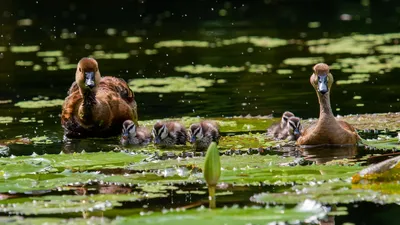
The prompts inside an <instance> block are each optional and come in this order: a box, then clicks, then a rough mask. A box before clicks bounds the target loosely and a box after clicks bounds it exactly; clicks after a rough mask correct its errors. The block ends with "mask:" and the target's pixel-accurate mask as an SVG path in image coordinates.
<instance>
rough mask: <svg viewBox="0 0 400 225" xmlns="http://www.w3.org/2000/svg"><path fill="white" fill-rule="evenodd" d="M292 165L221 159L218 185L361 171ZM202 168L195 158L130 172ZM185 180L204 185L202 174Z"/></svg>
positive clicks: (281, 160)
mask: <svg viewBox="0 0 400 225" xmlns="http://www.w3.org/2000/svg"><path fill="white" fill-rule="evenodd" d="M291 161H293V158H291V157H286V158H285V157H280V156H268V155H266V156H259V155H235V156H221V165H222V174H221V178H220V182H221V183H232V184H236V185H260V184H261V183H264V184H275V185H284V184H292V183H309V182H316V181H327V180H330V179H348V178H350V177H351V176H352V175H353V174H354V173H356V172H358V171H359V170H360V169H361V168H362V167H359V166H338V165H329V166H324V165H312V166H287V165H288V162H291ZM203 164H204V157H196V158H183V159H182V158H179V159H171V160H164V161H153V162H149V163H145V164H134V165H131V166H130V167H129V168H130V169H133V170H146V171H157V170H158V171H165V170H168V171H169V170H172V171H169V172H168V173H170V174H179V172H178V171H177V170H179V169H180V168H182V167H184V168H188V169H189V170H190V169H194V168H200V169H201V170H202V167H203ZM171 168H172V169H171ZM174 171H175V172H174ZM184 177H188V179H189V180H192V181H194V180H200V181H202V182H204V181H203V178H202V176H201V174H199V175H197V174H196V173H194V174H193V173H186V175H185V176H184ZM182 178H183V177H182ZM175 179H176V178H175ZM154 181H155V180H154Z"/></svg>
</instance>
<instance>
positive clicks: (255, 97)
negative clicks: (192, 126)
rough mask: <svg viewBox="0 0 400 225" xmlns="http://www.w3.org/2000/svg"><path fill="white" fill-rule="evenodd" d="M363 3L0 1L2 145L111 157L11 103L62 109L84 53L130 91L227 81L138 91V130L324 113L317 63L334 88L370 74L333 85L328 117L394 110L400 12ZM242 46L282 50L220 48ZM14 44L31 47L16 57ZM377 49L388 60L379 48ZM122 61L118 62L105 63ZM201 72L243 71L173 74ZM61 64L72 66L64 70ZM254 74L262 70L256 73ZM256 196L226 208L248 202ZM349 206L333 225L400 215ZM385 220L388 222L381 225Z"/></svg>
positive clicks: (20, 150) (55, 120) (16, 150)
mask: <svg viewBox="0 0 400 225" xmlns="http://www.w3.org/2000/svg"><path fill="white" fill-rule="evenodd" d="M361 2H362V4H361V3H360V1H329V2H325V1H312V0H308V1H252V2H251V4H250V3H247V2H246V3H245V2H239V1H232V2H223V1H195V2H191V3H189V2H185V1H172V2H168V3H167V2H162V1H158V2H156V1H144V3H140V1H128V0H126V1H119V2H116V3H115V4H113V5H112V6H107V5H106V4H104V5H96V4H95V3H94V2H90V1H89V2H88V1H85V2H78V1H77V2H72V1H62V2H61V3H53V2H50V1H30V2H26V1H2V2H1V3H0V25H1V27H0V93H1V95H0V102H2V103H1V104H0V117H1V118H3V119H4V118H5V117H12V121H11V122H7V123H5V122H4V123H0V140H7V139H14V138H15V137H16V136H22V137H29V138H31V137H35V136H42V135H46V136H48V137H50V138H51V139H52V140H54V142H55V143H54V144H52V145H50V146H45V147H41V146H36V147H32V146H24V145H11V146H10V149H11V152H12V153H13V154H15V155H25V154H31V152H37V153H45V152H47V153H58V152H60V151H71V152H73V151H75V150H76V149H85V150H86V151H99V150H112V148H113V145H115V144H116V141H115V140H96V141H95V144H93V143H92V142H91V141H90V142H88V143H86V144H85V142H83V143H78V144H77V145H72V147H71V145H70V146H66V145H65V144H64V143H62V130H61V127H60V124H59V121H60V117H59V115H60V112H61V108H60V107H48V108H33V109H25V108H20V107H18V106H15V105H14V104H16V103H18V102H20V101H26V100H31V99H32V98H34V97H37V96H46V97H48V98H49V99H64V98H65V97H66V93H67V90H68V88H69V87H70V85H71V83H72V82H73V80H74V77H75V75H74V74H75V69H74V68H73V64H76V63H77V62H78V60H79V59H80V58H81V57H84V56H89V55H93V56H94V57H96V56H98V57H97V58H98V62H99V65H100V71H101V74H102V75H103V76H105V75H110V76H117V77H121V78H124V79H125V80H127V81H129V80H132V79H138V78H159V79H163V78H166V77H176V76H177V77H188V78H194V77H201V78H204V79H210V80H215V81H216V80H222V79H223V80H225V82H221V83H214V84H213V85H212V86H210V87H206V88H205V92H169V93H157V92H156V93H146V92H136V98H137V102H138V108H139V118H140V119H141V120H144V119H155V118H166V117H182V116H202V117H221V116H234V115H247V114H251V115H269V114H273V115H274V116H280V114H281V113H282V112H284V111H286V110H289V111H292V112H294V113H295V114H296V115H297V116H299V117H301V118H310V117H317V116H318V110H319V107H318V102H317V99H316V96H315V92H314V90H313V88H312V87H311V86H310V84H309V76H310V75H311V73H312V66H313V64H315V63H316V62H318V61H324V62H325V63H328V64H330V65H336V66H335V67H334V68H333V69H332V73H333V75H334V78H335V80H336V81H339V80H349V76H351V75H353V74H362V75H367V76H368V78H367V80H364V81H362V82H360V83H352V84H338V83H335V84H334V85H333V87H332V91H331V96H332V97H331V102H332V108H333V111H334V113H335V114H340V115H347V114H362V113H375V112H396V111H400V76H398V73H399V72H400V59H399V57H400V55H399V54H400V50H398V49H399V47H398V43H399V40H400V34H397V35H392V36H389V35H387V34H390V33H396V32H398V28H399V22H400V19H399V16H400V14H399V11H400V6H399V3H396V2H395V1H371V2H370V1H361ZM49 4H51V5H49ZM49 6H51V7H50V8H48V7H49ZM225 13H226V15H225ZM344 14H349V15H350V16H351V17H352V18H351V20H349V21H345V20H343V18H347V17H346V15H344ZM341 18H342V20H341ZM356 33H358V34H359V35H360V36H359V37H358V38H354V37H353V36H352V35H354V34H356ZM368 34H375V35H376V36H372V37H371V36H368ZM243 36H245V37H250V36H256V37H260V38H265V37H270V38H278V39H280V40H281V41H282V40H283V41H285V44H282V45H281V46H274V45H273V44H271V43H272V42H273V41H272V40H270V39H264V40H263V41H262V42H261V43H259V42H251V41H246V42H245V43H243V42H242V43H233V44H229V45H227V44H226V45H225V44H222V45H221V46H219V43H224V41H225V43H227V42H229V40H231V39H237V38H239V37H243ZM127 37H139V38H141V41H140V42H137V43H128V42H129V41H127V39H126V38H127ZM322 38H325V39H329V40H328V42H329V43H328V44H327V45H326V46H325V47H324V45H323V44H320V45H319V46H320V47H321V46H322V48H320V50H319V51H317V50H315V49H313V45H312V44H310V42H308V41H310V40H320V39H322ZM343 38H344V40H343ZM171 40H182V41H203V42H204V43H206V45H207V47H193V46H188V47H174V48H169V47H161V48H157V43H159V42H162V41H171ZM374 40H379V41H374ZM338 43H339V44H338ZM349 43H350V44H349ZM334 44H336V45H334ZM328 45H329V47H327V46H328ZM13 46H36V47H33V50H32V48H31V50H25V51H26V52H18V49H17V50H16V49H15V48H13ZM381 46H387V47H388V48H389V50H382V48H380V47H381ZM321 49H322V50H321ZM390 49H391V50H390ZM396 49H397V50H396ZM99 51H103V53H99ZM119 53H120V54H119ZM149 53H154V54H149ZM46 54H48V55H47V56H46ZM96 54H97V55H96ZM113 54H114V55H113ZM115 54H116V55H115ZM118 54H119V57H121V58H120V59H115V58H114V59H112V57H118ZM108 57H111V59H108ZM309 57H320V59H317V60H316V61H315V62H314V61H312V62H309V61H307V60H306V62H305V63H304V64H301V63H299V62H298V60H297V61H296V62H295V63H288V61H285V60H286V59H288V58H309ZM343 59H347V62H345V63H344V62H343V61H341V60H343ZM206 64H209V65H211V66H212V67H216V68H217V69H218V68H223V67H225V66H235V67H239V68H242V69H241V71H238V72H204V73H200V74H193V73H190V72H179V71H177V69H176V67H183V66H188V65H206ZM66 65H72V66H70V68H69V69H67V68H64V67H66ZM251 65H261V68H267V69H266V71H262V72H255V71H252V70H251V68H252V66H251ZM371 65H372V66H371ZM368 66H371V67H368ZM349 68H352V71H349V70H348V69H349ZM346 69H347V70H346ZM288 70H289V73H285V71H286V72H287V71H288ZM282 73H283V74H282ZM133 91H135V89H134V90H133ZM23 118H29V119H30V120H29V121H27V122H23V121H24V120H25V121H26V119H23ZM33 118H34V119H33ZM21 120H22V121H21ZM38 121H41V122H38ZM82 146H83V147H82ZM32 148H33V150H32ZM253 191H254V190H250V191H248V192H246V194H244V195H243V196H242V195H240V198H239V199H235V200H229V201H234V202H247V201H248V200H247V199H248V197H249V196H251V194H252V193H253ZM262 191H265V190H262ZM203 197H204V196H203ZM243 199H246V200H243ZM179 201H181V200H179ZM191 201H194V200H193V199H191ZM222 201H223V200H222ZM229 201H227V202H229ZM173 202H174V204H171V205H172V206H176V204H177V205H179V204H178V203H177V201H176V200H175V201H173ZM157 204H159V205H162V203H160V202H158V203H157ZM157 204H155V205H157ZM156 207H158V206H156ZM348 207H349V208H350V209H351V210H349V212H350V214H349V215H348V216H342V217H337V218H339V219H338V221H337V223H336V224H341V223H343V222H353V223H356V224H377V221H380V220H379V219H377V218H380V217H381V216H382V217H384V218H387V217H393V218H394V217H395V216H396V215H398V212H399V211H400V208H399V207H398V206H397V205H388V206H376V205H372V204H361V206H360V207H355V206H353V205H350V206H348ZM365 211H368V212H372V211H374V212H377V213H376V216H375V214H370V216H371V217H373V218H370V217H365V218H364V217H362V216H361V215H363V216H364V215H365ZM389 212H392V214H390V216H385V215H383V214H384V213H389ZM374 216H375V217H374ZM362 218H364V219H362ZM397 218H398V217H397ZM385 224H395V223H393V221H392V222H390V221H387V222H385Z"/></svg>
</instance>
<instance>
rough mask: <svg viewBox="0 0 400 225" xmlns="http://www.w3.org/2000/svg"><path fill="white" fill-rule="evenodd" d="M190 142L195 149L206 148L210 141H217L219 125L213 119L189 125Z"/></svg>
mask: <svg viewBox="0 0 400 225" xmlns="http://www.w3.org/2000/svg"><path fill="white" fill-rule="evenodd" d="M190 133H191V137H190V143H192V144H193V147H194V148H195V149H196V150H206V149H207V148H208V146H209V145H210V144H211V142H212V141H215V142H217V144H218V142H219V138H220V135H219V127H218V124H217V123H216V122H214V121H202V122H200V123H195V124H192V125H190Z"/></svg>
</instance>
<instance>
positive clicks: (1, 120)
mask: <svg viewBox="0 0 400 225" xmlns="http://www.w3.org/2000/svg"><path fill="white" fill-rule="evenodd" d="M12 121H13V118H12V117H11V116H0V124H7V123H12Z"/></svg>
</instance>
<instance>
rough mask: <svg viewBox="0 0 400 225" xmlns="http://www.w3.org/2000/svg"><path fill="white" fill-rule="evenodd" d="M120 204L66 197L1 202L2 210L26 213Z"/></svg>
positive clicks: (98, 207) (44, 212)
mask: <svg viewBox="0 0 400 225" xmlns="http://www.w3.org/2000/svg"><path fill="white" fill-rule="evenodd" d="M120 205H121V204H120V203H118V202H111V201H104V202H102V201H91V200H88V201H86V200H82V201H74V200H70V199H65V200H48V201H32V202H24V203H13V204H0V211H1V212H5V213H9V214H24V215H38V214H60V213H82V212H85V211H89V212H93V211H105V210H107V209H111V208H112V207H115V206H120Z"/></svg>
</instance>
